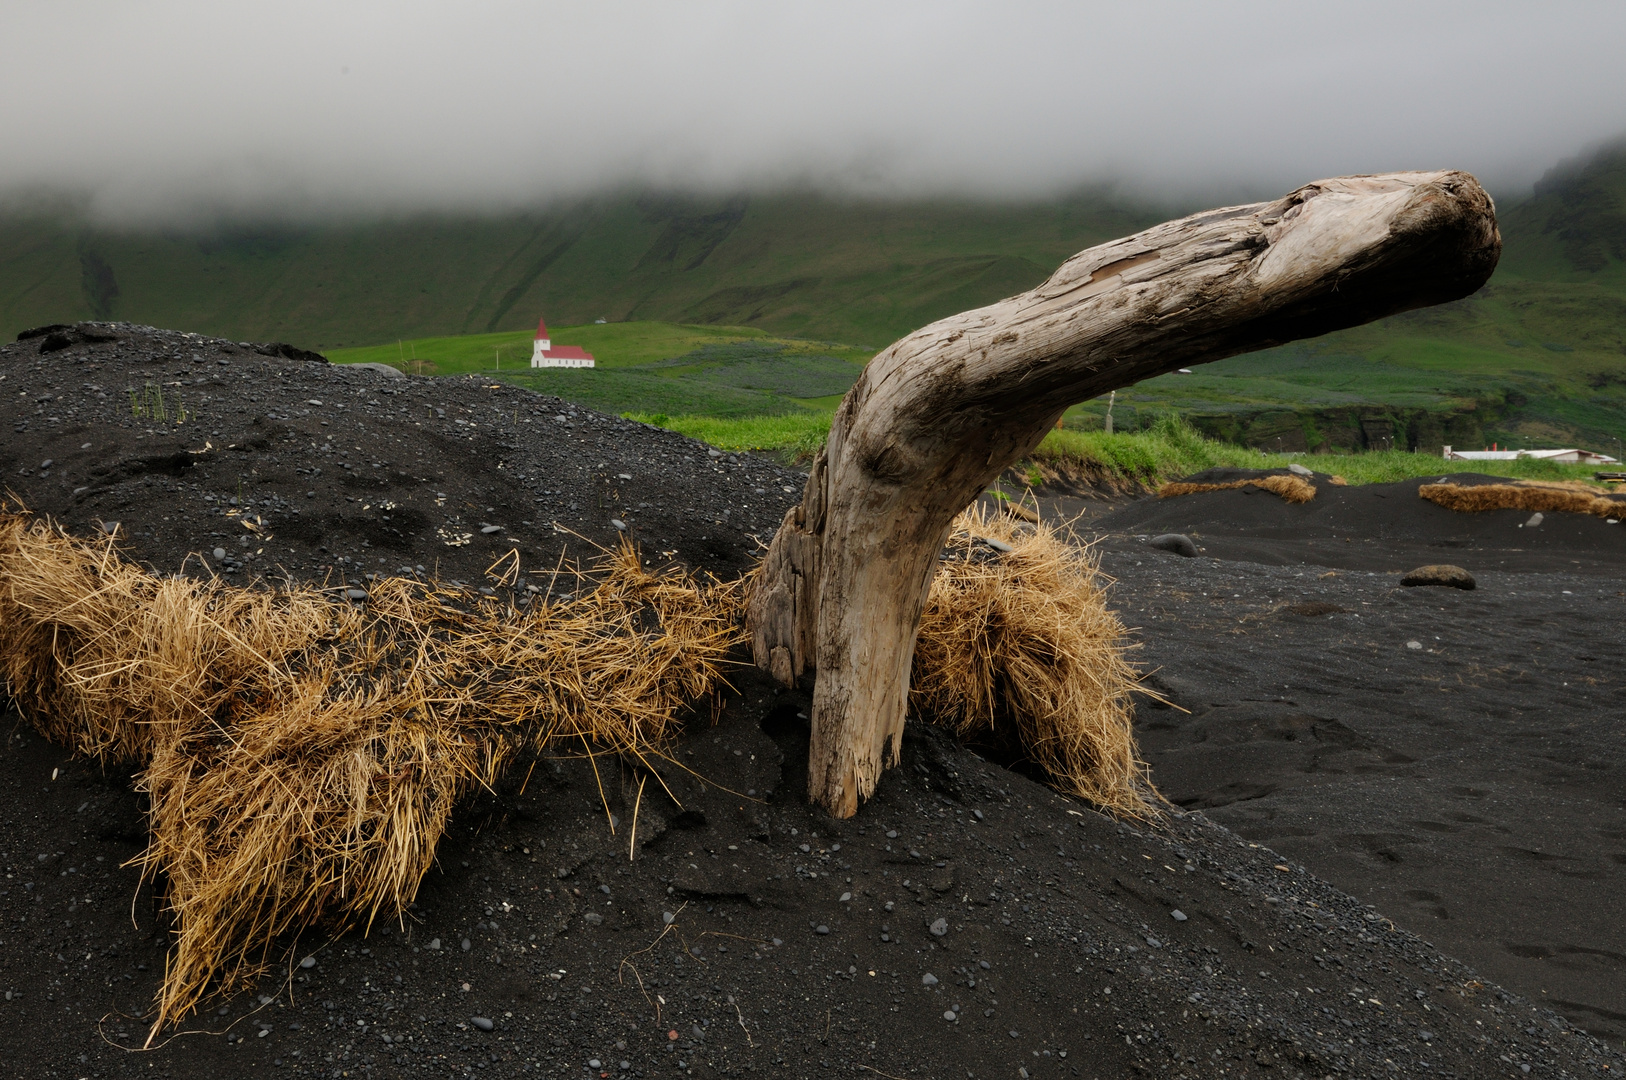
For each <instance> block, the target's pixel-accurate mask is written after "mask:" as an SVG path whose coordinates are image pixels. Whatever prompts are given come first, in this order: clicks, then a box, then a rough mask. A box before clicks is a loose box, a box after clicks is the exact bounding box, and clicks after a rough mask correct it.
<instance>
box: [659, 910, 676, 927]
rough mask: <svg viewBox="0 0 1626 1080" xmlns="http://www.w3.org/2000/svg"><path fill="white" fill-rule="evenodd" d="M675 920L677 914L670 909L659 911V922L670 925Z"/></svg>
mask: <svg viewBox="0 0 1626 1080" xmlns="http://www.w3.org/2000/svg"><path fill="white" fill-rule="evenodd" d="M676 921H677V916H676V915H673V914H672V913H671V912H670V911H663V912H661V922H663V923H665V924H666V925H667V926H671V925H672V924H673V923H674V922H676Z"/></svg>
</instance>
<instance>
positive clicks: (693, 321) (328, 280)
mask: <svg viewBox="0 0 1626 1080" xmlns="http://www.w3.org/2000/svg"><path fill="white" fill-rule="evenodd" d="M1623 205H1626V155H1623V154H1621V153H1620V152H1618V151H1611V152H1606V153H1604V154H1602V155H1601V156H1599V157H1598V158H1597V159H1595V160H1593V161H1590V162H1586V163H1583V164H1582V165H1581V166H1579V167H1574V168H1570V169H1569V170H1568V171H1561V172H1560V173H1558V174H1555V176H1554V177H1553V178H1552V179H1551V180H1550V181H1549V182H1547V183H1545V184H1544V185H1543V187H1542V188H1541V189H1540V190H1539V191H1538V193H1537V195H1536V196H1535V197H1534V198H1532V199H1530V200H1528V201H1527V202H1525V203H1523V204H1521V205H1519V206H1517V207H1514V208H1512V209H1510V210H1507V211H1506V212H1504V214H1503V216H1502V219H1503V227H1504V234H1505V236H1506V240H1507V245H1506V257H1505V259H1504V264H1503V267H1502V269H1501V270H1500V271H1499V272H1498V274H1497V276H1496V278H1495V279H1494V280H1493V281H1492V283H1491V284H1490V285H1489V286H1488V287H1487V288H1486V289H1485V290H1484V291H1482V292H1481V293H1480V294H1478V295H1477V296H1475V297H1472V298H1470V299H1468V300H1465V301H1462V302H1460V303H1458V304H1454V305H1449V306H1447V307H1444V308H1437V309H1432V310H1430V311H1426V312H1417V313H1411V314H1408V315H1403V316H1399V317H1396V318H1394V319H1389V320H1385V321H1384V322H1382V323H1378V324H1375V325H1373V326H1368V327H1361V328H1357V329H1354V330H1349V331H1344V332H1341V333H1339V334H1333V335H1329V336H1328V337H1326V338H1322V339H1319V340H1317V341H1313V342H1305V343H1298V344H1295V345H1292V346H1287V347H1284V348H1281V349H1275V350H1270V351H1267V352H1264V353H1258V354H1253V355H1251V356H1246V357H1237V358H1233V359H1231V360H1226V361H1221V362H1219V363H1216V364H1212V365H1207V366H1205V367H1202V368H1199V369H1198V370H1197V372H1196V373H1194V374H1193V375H1190V376H1174V375H1171V376H1164V377H1162V378H1160V379H1154V380H1150V381H1149V382H1146V383H1143V384H1141V385H1139V386H1137V387H1134V388H1131V389H1130V390H1129V391H1127V392H1125V393H1123V394H1120V397H1119V406H1118V410H1119V411H1118V412H1117V413H1116V414H1115V417H1116V419H1117V421H1118V425H1119V427H1120V428H1123V427H1126V426H1128V427H1136V426H1139V425H1141V424H1142V423H1146V422H1150V421H1151V420H1152V419H1154V418H1155V417H1156V416H1157V415H1160V414H1162V413H1164V412H1167V411H1169V410H1170V409H1177V410H1181V411H1184V412H1187V413H1190V414H1193V415H1199V416H1200V415H1209V416H1225V415H1233V414H1234V415H1244V416H1252V417H1259V416H1264V417H1265V418H1266V419H1269V418H1270V417H1271V416H1276V415H1278V414H1279V415H1282V416H1291V415H1293V413H1294V411H1296V413H1298V414H1308V413H1309V412H1310V411H1312V410H1320V411H1322V412H1325V411H1326V410H1328V409H1338V408H1342V409H1345V410H1346V411H1348V410H1356V411H1359V410H1362V409H1368V408H1369V407H1370V408H1400V407H1411V408H1424V409H1433V410H1445V411H1452V410H1454V411H1456V412H1458V413H1459V414H1464V415H1469V416H1470V417H1471V416H1473V415H1476V410H1477V415H1481V416H1485V417H1489V418H1490V419H1489V421H1488V422H1486V423H1483V424H1470V425H1468V426H1467V427H1466V428H1464V429H1461V430H1462V431H1466V432H1468V433H1469V434H1465V435H1461V436H1460V437H1458V438H1457V439H1456V441H1458V442H1461V443H1463V444H1467V445H1472V442H1473V440H1476V439H1479V438H1481V437H1483V439H1484V440H1485V441H1487V442H1488V441H1490V440H1492V439H1497V440H1499V441H1513V442H1516V443H1534V442H1552V441H1570V440H1578V441H1582V442H1583V443H1586V444H1591V445H1594V446H1596V447H1597V448H1599V449H1605V450H1608V449H1611V445H1610V444H1611V443H1612V442H1613V441H1614V440H1615V439H1617V438H1626V333H1623V328H1626V226H1623V222H1626V213H1623ZM1163 216H1165V215H1164V213H1163V212H1161V211H1151V210H1145V209H1136V208H1126V207H1125V206H1124V205H1122V204H1121V203H1115V202H1113V201H1111V200H1108V199H1104V198H1099V197H1088V196H1078V197H1075V198H1072V199H1066V200H1057V201H1053V202H1050V203H1044V204H1027V205H1012V206H996V205H990V204H986V203H965V202H962V203H954V202H927V201H915V202H890V203H888V202H875V201H867V202H866V201H853V202H842V201H836V200H831V199H827V198H822V197H816V196H809V195H779V196H772V197H767V196H763V197H755V198H750V199H744V198H739V199H722V198H719V199H711V200H702V199H679V198H660V197H652V196H645V197H635V196H631V195H624V196H616V197H607V198H604V199H600V200H597V201H592V202H585V203H581V204H578V205H574V206H568V207H560V208H556V209H554V210H552V211H549V212H545V213H543V212H536V213H527V214H510V215H508V216H505V217H492V218H484V219H461V218H450V217H443V216H434V215H423V216H419V217H414V218H407V219H399V220H391V221H382V222H376V223H372V224H367V225H334V226H324V227H307V228H289V227H276V226H265V227H233V228H220V229H216V230H214V231H210V232H204V233H178V232H170V233H158V232H146V233H129V232H116V231H108V230H96V229H90V228H87V227H85V226H83V225H81V224H74V223H73V222H72V220H71V218H70V217H62V216H56V217H53V216H50V215H44V214H39V215H35V216H32V217H30V216H27V215H23V214H19V213H15V212H13V213H9V214H0V331H9V332H15V331H16V330H18V329H20V328H22V327H24V326H28V325H34V324H38V323H41V322H46V321H67V320H71V319H76V318H87V317H92V316H102V317H113V318H130V319H135V320H138V321H144V322H152V323H157V324H160V325H170V326H180V327H186V328H189V329H195V330H199V331H204V332H209V333H218V334H224V335H227V336H232V337H240V338H250V339H255V340H264V339H283V340H291V341H293V342H295V343H296V344H301V345H306V346H311V347H318V348H322V349H324V350H342V351H340V352H338V353H337V354H336V355H340V356H344V357H346V358H360V357H361V356H363V355H367V356H369V357H370V358H382V359H386V360H399V358H400V357H399V350H398V349H397V350H396V352H395V355H394V356H390V355H387V354H388V353H389V347H388V345H387V343H389V342H393V341H396V340H398V339H404V340H406V341H409V342H410V343H411V345H412V347H413V348H414V349H422V350H423V356H424V357H425V358H427V359H430V360H432V361H433V362H434V363H435V365H436V369H437V370H443V371H454V370H474V369H478V368H480V367H481V366H482V365H483V364H484V359H485V350H487V349H491V348H494V347H501V348H504V349H505V350H507V351H505V352H504V357H505V360H506V359H507V358H509V357H510V356H512V357H514V358H515V359H522V358H523V356H524V355H525V350H526V349H527V348H528V346H527V345H526V341H527V340H528V338H529V328H530V327H531V326H533V325H534V319H535V316H536V315H537V314H538V313H539V312H543V313H546V314H547V315H548V317H549V319H550V321H551V322H553V323H555V324H558V325H561V326H567V325H570V324H585V323H590V322H591V320H593V319H595V318H600V317H602V318H607V319H609V320H611V322H610V324H609V327H608V328H606V327H602V326H601V327H593V326H580V327H577V328H572V330H571V332H570V333H571V335H572V336H571V338H570V339H569V340H570V343H574V344H582V345H584V346H586V347H587V348H589V349H590V350H592V351H594V352H596V353H599V354H600V355H601V356H602V357H604V358H606V363H605V367H606V368H616V367H628V368H634V367H637V366H638V365H640V364H647V363H651V362H653V361H654V360H657V359H667V358H669V357H671V356H674V355H679V353H674V352H672V351H671V350H672V349H673V348H676V347H677V344H681V343H674V341H673V340H672V334H673V333H674V332H673V331H672V330H670V329H669V328H666V327H662V328H658V329H653V330H650V333H651V334H652V335H653V337H654V338H655V339H659V341H658V343H651V345H650V349H649V350H648V351H646V352H644V353H639V352H638V351H637V349H636V347H634V345H633V344H632V343H631V342H629V341H626V340H622V339H617V338H616V335H617V334H618V333H638V332H641V331H638V330H636V329H633V330H627V331H619V330H616V329H615V327H617V326H620V325H623V324H626V323H631V324H633V325H634V327H637V326H647V324H650V323H681V324H688V325H687V329H686V330H684V331H683V332H682V333H683V334H686V335H691V337H690V343H691V345H692V346H693V347H699V345H700V344H703V343H704V341H706V340H711V341H714V342H730V341H741V340H746V339H748V338H750V337H751V336H752V335H759V336H762V337H765V338H779V339H780V340H783V337H785V336H791V337H797V338H812V339H828V340H836V341H842V342H849V343H854V344H853V345H852V346H851V347H849V348H846V349H836V348H834V347H831V346H819V348H820V350H822V351H823V352H824V353H825V354H827V355H836V356H839V357H841V358H843V359H855V358H857V357H859V356H861V355H863V354H864V353H865V352H867V351H872V350H873V349H875V348H877V347H879V346H882V345H884V344H886V343H887V342H889V341H891V340H894V339H895V338H896V337H898V336H900V335H901V334H903V333H905V332H907V331H908V330H911V329H913V328H915V327H917V326H919V325H922V324H923V323H925V322H928V321H930V320H931V319H933V318H936V317H939V316H942V315H945V314H949V313H952V312H954V311H958V310H963V309H965V308H967V307H972V306H976V305H978V304H982V303H986V302H989V301H992V300H994V299H997V298H999V297H1001V296H1004V295H1008V294H1009V293H1011V292H1014V291H1017V290H1019V289H1022V288H1026V287H1029V286H1031V285H1032V284H1034V283H1036V282H1037V281H1038V280H1040V279H1042V278H1043V277H1044V276H1045V274H1047V273H1048V272H1049V270H1050V269H1051V268H1053V267H1054V266H1055V265H1056V264H1057V263H1059V262H1060V261H1061V260H1062V259H1064V258H1065V257H1066V256H1068V255H1069V254H1071V253H1073V252H1074V251H1076V250H1078V249H1080V248H1082V247H1084V246H1087V245H1088V244H1090V243H1094V242H1097V241H1099V240H1102V239H1105V238H1108V237H1112V236H1116V235H1121V234H1123V233H1126V232H1129V231H1132V230H1134V229H1136V228H1139V227H1141V226H1143V225H1145V224H1148V223H1149V222H1151V221H1153V220H1155V219H1158V218H1161V217H1163ZM452 335H460V336H462V337H461V338H460V340H459V341H457V342H451V341H445V340H433V341H431V340H421V339H429V338H435V339H443V338H446V337H448V336H452ZM488 335H495V336H488ZM599 335H602V336H603V339H602V340H601V339H600V337H599ZM708 335H710V336H709V337H708ZM679 336H682V335H679ZM561 340H564V338H561ZM361 343H385V344H384V345H383V348H382V350H381V352H377V353H368V354H363V353H352V352H350V351H348V349H347V348H346V347H347V346H355V345H357V344H361ZM680 352H681V350H680ZM617 358H624V360H622V359H617ZM598 375H599V377H597V378H588V377H584V376H582V375H581V373H570V372H557V373H538V374H535V375H530V374H519V375H517V376H516V377H517V378H519V379H520V380H521V381H528V382H534V383H535V384H536V385H538V386H539V388H552V389H555V390H558V391H559V392H565V393H571V394H576V395H578V396H585V399H587V400H590V401H591V402H592V403H594V404H598V405H600V406H603V407H610V406H617V407H619V408H633V409H643V410H645V411H662V412H674V411H676V412H682V411H689V412H722V413H725V414H729V415H736V416H737V415H740V414H741V413H742V411H745V410H750V409H752V408H757V407H760V408H761V409H762V410H763V411H766V412H783V411H785V410H786V409H791V408H797V407H801V406H803V405H808V406H812V407H815V408H817V407H829V405H830V404H831V399H830V396H829V395H822V394H821V395H815V396H814V398H813V399H797V400H795V401H792V400H791V398H793V397H794V395H790V396H787V395H785V394H782V393H769V397H768V398H764V397H763V396H762V395H763V394H764V393H768V392H767V391H751V392H746V393H743V394H741V393H731V392H730V388H729V387H727V386H725V385H721V384H720V383H719V382H718V380H716V379H712V380H711V385H709V386H708V387H705V388H703V389H704V392H703V393H700V392H698V391H696V390H695V387H694V386H686V387H674V385H673V384H672V383H671V382H670V381H664V382H651V381H649V380H650V379H651V378H657V377H659V378H667V379H669V378H670V377H671V376H673V375H674V373H673V372H670V371H665V372H650V371H632V370H628V371H625V372H622V373H619V374H615V375H613V376H612V375H610V373H609V372H608V371H604V372H600V373H598ZM694 381H695V380H692V379H691V380H690V382H694ZM699 381H700V382H706V381H707V380H705V379H701V380H699ZM679 390H681V391H682V392H677V391H679ZM770 399H771V400H770ZM1103 407H1104V406H1103V405H1102V403H1099V402H1092V403H1088V404H1086V405H1084V406H1081V407H1079V408H1078V409H1076V410H1075V411H1074V412H1073V414H1072V415H1071V417H1070V421H1071V423H1072V424H1074V425H1075V426H1088V425H1090V424H1092V423H1093V424H1096V425H1098V424H1099V422H1100V421H1099V416H1100V414H1101V412H1102V410H1103ZM1273 422H1274V421H1273ZM1266 428H1267V430H1268V431H1273V430H1275V429H1274V428H1269V425H1266ZM1211 430H1212V428H1211ZM1237 437H1243V436H1242V434H1241V433H1240V432H1239V434H1238V435H1237ZM1254 441H1256V442H1257V441H1264V442H1266V444H1268V439H1259V438H1256V439H1255V440H1254ZM1446 441H1453V440H1452V438H1451V437H1449V435H1447V437H1446ZM1311 444H1312V445H1313V443H1311Z"/></svg>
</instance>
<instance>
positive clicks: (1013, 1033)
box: [1006, 1028, 1026, 1071]
mask: <svg viewBox="0 0 1626 1080" xmlns="http://www.w3.org/2000/svg"><path fill="white" fill-rule="evenodd" d="M1006 1034H1007V1035H1009V1036H1010V1037H1011V1038H1013V1039H1020V1038H1021V1037H1022V1033H1021V1032H1020V1031H1017V1030H1016V1029H1015V1028H1011V1030H1010V1031H1008V1032H1006ZM1024 1071H1026V1070H1024Z"/></svg>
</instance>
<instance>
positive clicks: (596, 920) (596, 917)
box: [582, 911, 604, 926]
mask: <svg viewBox="0 0 1626 1080" xmlns="http://www.w3.org/2000/svg"><path fill="white" fill-rule="evenodd" d="M582 921H583V922H585V923H586V924H587V925H588V926H602V925H603V923H604V916H602V915H600V914H599V913H598V912H596V911H589V912H588V913H587V914H586V915H583V916H582Z"/></svg>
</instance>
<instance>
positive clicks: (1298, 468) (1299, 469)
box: [1287, 461, 1315, 477]
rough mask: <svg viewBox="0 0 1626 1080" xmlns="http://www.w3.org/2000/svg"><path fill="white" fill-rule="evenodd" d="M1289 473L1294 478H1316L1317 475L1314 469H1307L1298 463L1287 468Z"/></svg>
mask: <svg viewBox="0 0 1626 1080" xmlns="http://www.w3.org/2000/svg"><path fill="white" fill-rule="evenodd" d="M1287 471H1288V472H1290V473H1292V474H1293V475H1294V476H1305V477H1309V476H1314V475H1315V470H1314V469H1308V468H1305V467H1304V466H1303V465H1300V464H1299V463H1298V462H1296V461H1295V462H1293V463H1292V464H1291V465H1289V466H1288V467H1287Z"/></svg>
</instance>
